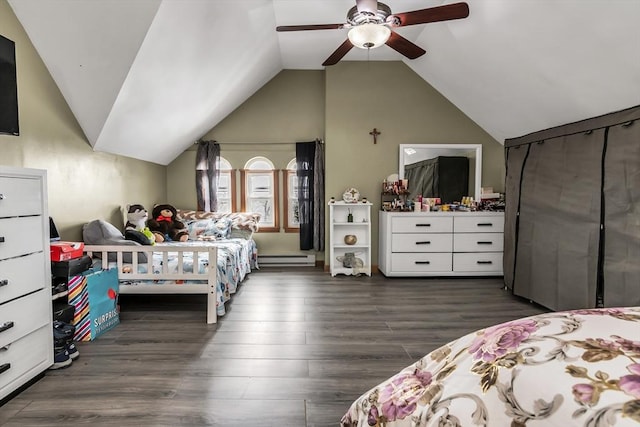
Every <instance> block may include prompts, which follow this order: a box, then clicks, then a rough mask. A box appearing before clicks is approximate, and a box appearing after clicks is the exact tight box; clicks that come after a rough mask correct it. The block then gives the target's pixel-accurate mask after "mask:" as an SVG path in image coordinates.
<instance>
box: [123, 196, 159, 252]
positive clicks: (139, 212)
mask: <svg viewBox="0 0 640 427" xmlns="http://www.w3.org/2000/svg"><path fill="white" fill-rule="evenodd" d="M148 218H149V212H147V210H146V209H145V208H144V206H142V205H139V204H135V205H127V223H126V224H125V226H124V237H125V238H126V239H127V240H134V241H136V242H138V243H140V244H142V245H154V244H155V243H156V236H155V235H154V234H153V233H152V232H151V230H149V227H147V219H148Z"/></svg>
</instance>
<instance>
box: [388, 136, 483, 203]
mask: <svg viewBox="0 0 640 427" xmlns="http://www.w3.org/2000/svg"><path fill="white" fill-rule="evenodd" d="M398 175H399V177H400V179H407V180H408V181H409V191H410V195H409V197H410V198H415V197H416V196H417V195H418V194H420V195H423V196H425V197H440V198H441V199H442V202H443V203H451V202H454V201H460V200H461V196H472V197H473V198H474V200H480V187H481V184H482V144H400V153H399V167H398ZM416 187H419V188H416Z"/></svg>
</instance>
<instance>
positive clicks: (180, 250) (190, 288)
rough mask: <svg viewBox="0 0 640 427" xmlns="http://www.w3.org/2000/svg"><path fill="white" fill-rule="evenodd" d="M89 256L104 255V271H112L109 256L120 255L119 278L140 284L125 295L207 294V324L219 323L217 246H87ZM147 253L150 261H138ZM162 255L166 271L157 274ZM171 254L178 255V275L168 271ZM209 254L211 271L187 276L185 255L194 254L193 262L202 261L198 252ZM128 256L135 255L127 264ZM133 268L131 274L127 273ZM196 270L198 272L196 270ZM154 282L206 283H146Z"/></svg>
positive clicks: (127, 288) (124, 290)
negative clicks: (142, 269)
mask: <svg viewBox="0 0 640 427" xmlns="http://www.w3.org/2000/svg"><path fill="white" fill-rule="evenodd" d="M84 251H85V253H86V254H87V255H89V256H93V255H95V254H100V256H101V258H102V268H103V269H107V268H109V260H108V254H109V253H115V254H116V263H117V268H118V279H119V280H122V281H130V282H139V283H136V284H133V285H123V286H120V293H121V294H206V295H207V323H209V324H211V323H216V322H217V318H218V316H217V312H216V302H217V292H218V286H217V277H216V276H217V272H218V268H217V264H216V261H217V259H218V257H217V248H216V247H215V246H205V245H202V246H184V247H180V246H160V245H156V246H115V245H114V246H96V245H87V246H85V247H84ZM141 252H142V253H145V254H147V262H146V263H139V262H138V253H141ZM154 252H155V253H162V256H163V263H162V271H161V272H160V273H159V274H157V273H153V268H152V263H153V253H154ZM169 252H171V253H177V254H178V272H177V273H170V272H169V271H168V266H167V264H168V262H167V261H168V255H169ZM205 252H206V253H208V254H209V268H208V269H207V271H206V272H205V273H199V272H198V271H194V272H193V273H188V272H187V273H185V272H184V271H183V256H184V254H185V253H189V254H191V253H192V254H193V259H194V260H197V259H198V253H205ZM124 254H131V260H132V262H131V263H125V262H124ZM139 265H146V267H147V271H148V273H138V272H137V271H138V266H139ZM128 267H130V272H124V270H125V269H128ZM194 270H198V269H197V268H194ZM154 280H180V281H185V282H186V281H187V280H201V281H203V282H206V283H202V284H199V283H198V284H196V283H180V284H178V283H175V284H173V283H172V284H154V283H144V282H152V281H154Z"/></svg>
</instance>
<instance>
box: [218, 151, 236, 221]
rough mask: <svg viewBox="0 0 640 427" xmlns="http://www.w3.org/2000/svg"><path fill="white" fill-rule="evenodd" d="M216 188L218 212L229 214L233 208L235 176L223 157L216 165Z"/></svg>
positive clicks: (229, 164)
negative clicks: (217, 172) (217, 173)
mask: <svg viewBox="0 0 640 427" xmlns="http://www.w3.org/2000/svg"><path fill="white" fill-rule="evenodd" d="M217 169H218V171H219V173H220V175H219V177H218V187H217V188H216V194H217V195H218V212H221V213H231V212H233V208H234V206H235V200H234V199H235V179H234V178H235V176H234V174H233V169H232V168H231V163H229V161H228V160H227V159H225V158H224V157H222V156H220V163H219V164H218V168H217Z"/></svg>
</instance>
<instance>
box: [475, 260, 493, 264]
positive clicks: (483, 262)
mask: <svg viewBox="0 0 640 427" xmlns="http://www.w3.org/2000/svg"><path fill="white" fill-rule="evenodd" d="M477 263H478V264H493V261H477Z"/></svg>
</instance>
